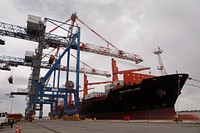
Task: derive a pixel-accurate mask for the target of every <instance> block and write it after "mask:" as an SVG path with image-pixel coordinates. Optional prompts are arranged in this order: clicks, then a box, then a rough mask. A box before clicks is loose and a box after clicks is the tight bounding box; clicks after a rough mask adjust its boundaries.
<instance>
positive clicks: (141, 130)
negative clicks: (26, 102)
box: [0, 119, 200, 133]
mask: <svg viewBox="0 0 200 133" xmlns="http://www.w3.org/2000/svg"><path fill="white" fill-rule="evenodd" d="M17 124H18V125H20V126H21V133H90V132H92V133H106V132H115V133H122V132H123V133H130V132H137V133H145V132H148V133H155V132H160V133H161V132H162V133H169V132H176V133H199V132H200V121H182V122H174V121H122V120H107V121H105V120H95V121H94V120H81V121H64V120H49V119H40V120H39V119H37V120H35V122H34V123H31V122H27V121H21V122H18V123H17ZM17 124H15V125H14V126H13V128H11V127H10V126H4V127H3V128H2V129H0V132H1V133H14V132H15V130H16V125H17Z"/></svg>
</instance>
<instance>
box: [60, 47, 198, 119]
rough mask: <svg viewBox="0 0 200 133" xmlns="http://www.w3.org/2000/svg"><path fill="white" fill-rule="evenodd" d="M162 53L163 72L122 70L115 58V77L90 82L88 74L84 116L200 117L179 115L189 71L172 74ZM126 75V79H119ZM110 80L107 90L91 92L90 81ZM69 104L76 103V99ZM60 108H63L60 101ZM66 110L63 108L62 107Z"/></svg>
mask: <svg viewBox="0 0 200 133" xmlns="http://www.w3.org/2000/svg"><path fill="white" fill-rule="evenodd" d="M154 53H155V54H157V55H158V59H159V63H160V64H159V65H160V66H159V70H160V71H161V76H154V75H151V73H148V74H144V73H142V72H140V71H144V70H149V69H150V68H149V67H144V68H137V69H130V70H121V71H119V70H118V67H117V64H116V61H115V60H114V59H112V81H108V82H95V83H94V82H93V83H88V80H87V76H86V75H84V95H83V99H82V100H81V102H80V104H79V114H80V118H81V119H86V118H90V119H109V120H113V119H114V120H177V119H182V120H200V119H199V117H197V116H195V115H192V114H179V115H177V113H176V111H175V108H174V105H175V103H176V100H177V98H178V96H179V95H180V94H181V90H182V88H183V86H184V84H185V82H186V80H187V79H188V77H189V75H188V74H185V73H180V74H178V73H176V74H170V75H168V74H167V73H166V70H165V68H164V65H163V63H162V60H161V57H160V54H161V53H162V50H161V49H160V48H159V47H158V50H156V51H155V52H154ZM118 74H121V75H123V80H119V79H118ZM101 83H106V85H105V91H104V92H92V93H90V94H88V88H87V86H88V85H94V84H101ZM69 105H71V107H73V104H72V101H71V100H70V101H69ZM59 110H60V111H61V110H63V104H60V106H59ZM61 112H63V111H61Z"/></svg>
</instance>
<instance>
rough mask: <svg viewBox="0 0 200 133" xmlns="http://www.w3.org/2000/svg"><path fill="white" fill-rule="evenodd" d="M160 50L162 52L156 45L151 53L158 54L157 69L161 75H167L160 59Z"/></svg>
mask: <svg viewBox="0 0 200 133" xmlns="http://www.w3.org/2000/svg"><path fill="white" fill-rule="evenodd" d="M162 52H163V50H162V49H161V48H160V47H159V46H157V49H155V51H154V52H153V53H154V54H156V55H157V56H158V62H159V66H158V70H160V72H161V75H167V72H166V70H165V67H164V65H163V62H162V59H161V54H162Z"/></svg>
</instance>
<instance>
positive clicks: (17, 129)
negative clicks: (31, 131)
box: [15, 125, 19, 133]
mask: <svg viewBox="0 0 200 133" xmlns="http://www.w3.org/2000/svg"><path fill="white" fill-rule="evenodd" d="M15 133H19V126H18V125H17V126H16V129H15Z"/></svg>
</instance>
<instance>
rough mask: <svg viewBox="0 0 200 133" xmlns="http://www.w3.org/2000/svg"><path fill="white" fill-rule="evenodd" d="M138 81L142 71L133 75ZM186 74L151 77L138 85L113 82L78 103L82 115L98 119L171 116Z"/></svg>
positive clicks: (147, 118) (166, 117)
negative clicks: (102, 90) (101, 90)
mask: <svg viewBox="0 0 200 133" xmlns="http://www.w3.org/2000/svg"><path fill="white" fill-rule="evenodd" d="M133 75H135V77H138V78H136V79H135V80H141V79H140V77H142V76H144V75H143V74H136V73H135V74H133ZM187 78H188V74H174V75H166V76H159V77H151V78H146V79H143V80H141V83H139V84H132V85H128V84H125V83H124V82H122V81H121V82H120V81H119V82H114V83H111V84H109V85H108V86H109V88H108V86H107V88H106V92H105V93H103V92H93V93H90V94H88V95H86V97H85V99H84V100H83V102H82V103H81V104H80V117H81V118H97V119H136V120H144V119H145V120H149V119H174V118H175V115H176V112H175V109H174V104H175V102H176V99H177V97H178V96H179V94H181V89H182V87H183V85H184V83H185V81H186V80H187Z"/></svg>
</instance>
